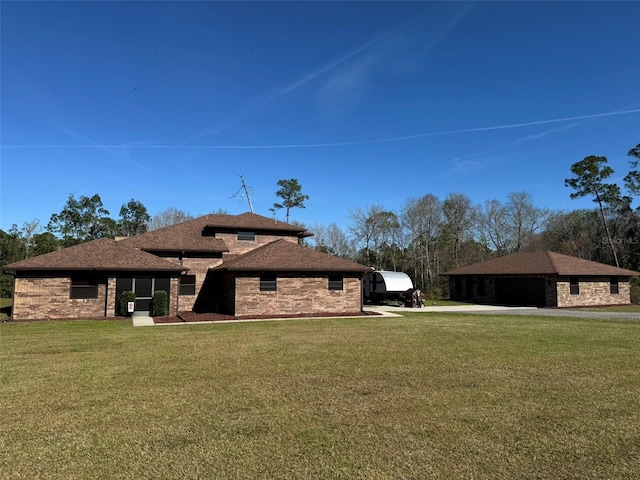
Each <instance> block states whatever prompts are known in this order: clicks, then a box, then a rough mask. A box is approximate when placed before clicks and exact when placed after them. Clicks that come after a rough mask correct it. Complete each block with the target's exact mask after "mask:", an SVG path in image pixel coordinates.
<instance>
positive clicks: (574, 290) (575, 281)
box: [569, 277, 580, 295]
mask: <svg viewBox="0 0 640 480" xmlns="http://www.w3.org/2000/svg"><path fill="white" fill-rule="evenodd" d="M569 293H570V294H571V295H580V279H579V278H578V277H569Z"/></svg>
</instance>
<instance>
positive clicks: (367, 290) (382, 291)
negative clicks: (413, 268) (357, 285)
mask: <svg viewBox="0 0 640 480" xmlns="http://www.w3.org/2000/svg"><path fill="white" fill-rule="evenodd" d="M362 288H363V293H364V300H365V302H369V303H383V302H385V301H389V300H398V301H401V302H404V299H405V294H406V293H407V291H408V290H413V282H412V281H411V278H409V275H407V274H406V273H403V272H386V271H375V272H367V273H366V274H365V275H364V279H363V280H362Z"/></svg>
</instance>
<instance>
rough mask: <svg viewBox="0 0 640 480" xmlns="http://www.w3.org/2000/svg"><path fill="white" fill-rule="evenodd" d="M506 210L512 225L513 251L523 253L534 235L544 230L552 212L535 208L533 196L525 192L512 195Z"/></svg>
mask: <svg viewBox="0 0 640 480" xmlns="http://www.w3.org/2000/svg"><path fill="white" fill-rule="evenodd" d="M505 209H506V211H507V215H508V218H509V222H510V223H511V230H512V231H511V235H512V243H513V245H512V246H511V251H515V252H520V251H522V250H523V249H524V248H525V247H526V246H527V245H528V243H529V242H530V241H531V239H532V237H533V235H535V234H536V233H538V232H540V231H541V230H542V229H543V228H544V226H545V225H546V223H547V221H548V219H549V216H550V215H551V212H550V210H548V209H545V208H537V207H536V206H534V205H533V199H532V197H531V194H530V193H529V192H525V191H522V192H512V193H510V194H509V197H508V200H507V204H506V206H505Z"/></svg>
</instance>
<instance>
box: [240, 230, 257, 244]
mask: <svg viewBox="0 0 640 480" xmlns="http://www.w3.org/2000/svg"><path fill="white" fill-rule="evenodd" d="M238 240H248V241H250V242H255V240H256V232H238Z"/></svg>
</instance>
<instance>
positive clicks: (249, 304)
mask: <svg viewBox="0 0 640 480" xmlns="http://www.w3.org/2000/svg"><path fill="white" fill-rule="evenodd" d="M277 282H278V286H277V291H275V292H261V291H260V279H259V277H237V278H236V306H235V315H237V316H240V317H242V316H264V315H297V314H305V315H306V314H314V313H325V312H330V313H355V312H360V310H361V309H362V305H361V281H360V278H354V277H346V276H345V278H344V289H343V290H329V289H328V282H329V278H328V276H327V275H322V276H318V277H308V276H284V277H283V276H278V280H277Z"/></svg>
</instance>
